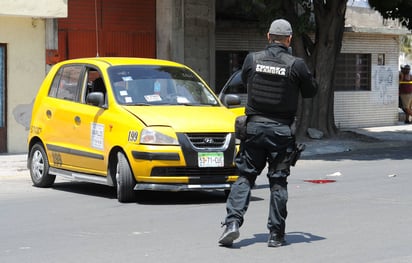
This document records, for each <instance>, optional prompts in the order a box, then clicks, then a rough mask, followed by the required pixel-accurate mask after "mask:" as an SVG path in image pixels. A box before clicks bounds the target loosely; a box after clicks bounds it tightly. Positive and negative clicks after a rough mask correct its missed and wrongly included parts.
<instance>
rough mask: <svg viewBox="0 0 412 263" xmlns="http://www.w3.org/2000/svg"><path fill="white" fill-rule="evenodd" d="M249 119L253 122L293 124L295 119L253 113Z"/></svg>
mask: <svg viewBox="0 0 412 263" xmlns="http://www.w3.org/2000/svg"><path fill="white" fill-rule="evenodd" d="M247 120H248V121H253V122H266V123H277V124H284V125H291V124H292V123H293V119H292V120H291V119H281V118H276V117H272V116H270V117H269V116H262V115H251V116H249V117H248V119H247Z"/></svg>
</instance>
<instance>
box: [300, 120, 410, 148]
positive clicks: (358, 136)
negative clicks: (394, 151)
mask: <svg viewBox="0 0 412 263" xmlns="http://www.w3.org/2000/svg"><path fill="white" fill-rule="evenodd" d="M405 142H412V125H411V124H409V125H407V124H404V123H403V122H399V123H398V125H394V126H383V127H370V128H357V129H345V130H341V131H340V134H339V135H338V136H336V137H334V138H331V139H320V140H315V139H313V140H310V139H308V140H307V141H304V142H303V143H305V144H306V150H305V151H304V152H303V153H302V156H311V155H317V154H328V153H336V152H345V151H353V150H356V149H365V148H386V147H397V146H404V145H405Z"/></svg>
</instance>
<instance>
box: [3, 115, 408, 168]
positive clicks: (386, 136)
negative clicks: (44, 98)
mask: <svg viewBox="0 0 412 263" xmlns="http://www.w3.org/2000/svg"><path fill="white" fill-rule="evenodd" d="M303 143H305V144H306V146H307V147H306V150H305V151H304V152H303V153H302V156H303V157H304V156H313V155H318V154H328V153H337V152H345V151H354V150H356V149H365V148H385V147H396V146H404V145H405V143H412V124H409V125H407V124H404V123H403V122H399V124H398V125H393V126H383V127H370V128H358V129H348V130H342V131H341V132H340V135H339V136H337V137H334V138H331V139H327V138H325V139H320V140H316V139H313V140H310V139H308V140H306V141H303ZM26 159H27V153H20V154H3V155H0V176H7V175H16V174H21V175H25V176H26V175H28V170H27V167H26Z"/></svg>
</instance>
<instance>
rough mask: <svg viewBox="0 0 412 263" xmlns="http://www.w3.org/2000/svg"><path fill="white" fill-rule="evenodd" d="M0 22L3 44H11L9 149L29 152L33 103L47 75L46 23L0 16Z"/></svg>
mask: <svg viewBox="0 0 412 263" xmlns="http://www.w3.org/2000/svg"><path fill="white" fill-rule="evenodd" d="M0 25H1V27H0V43H5V44H7V65H6V66H7V84H6V85H7V136H8V142H7V148H8V153H25V152H27V150H26V138H27V134H28V129H29V124H30V117H31V104H32V102H33V99H34V97H35V96H36V93H37V90H38V88H39V86H40V84H41V82H42V80H43V78H44V76H45V64H46V62H45V23H44V20H43V19H32V18H25V17H9V16H0Z"/></svg>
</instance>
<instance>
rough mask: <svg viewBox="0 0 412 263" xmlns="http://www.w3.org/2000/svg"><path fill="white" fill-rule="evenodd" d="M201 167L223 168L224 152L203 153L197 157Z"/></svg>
mask: <svg viewBox="0 0 412 263" xmlns="http://www.w3.org/2000/svg"><path fill="white" fill-rule="evenodd" d="M197 157H198V158H197V159H198V163H199V167H223V166H224V163H225V162H224V157H223V152H203V153H198V155H197Z"/></svg>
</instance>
